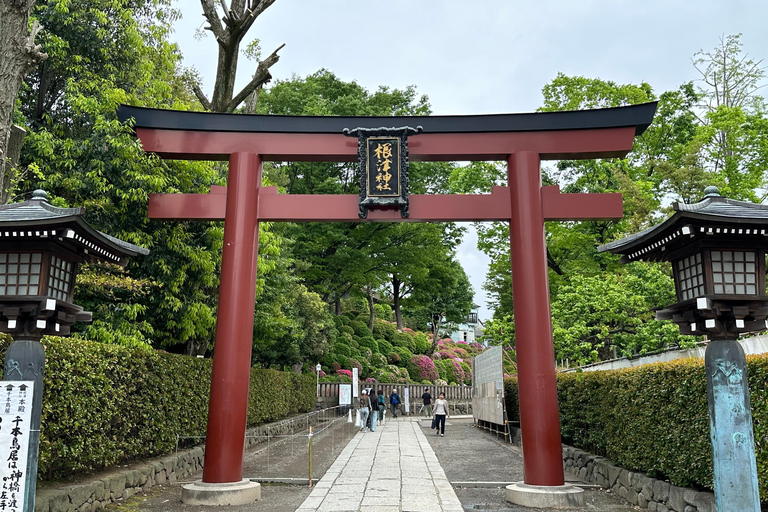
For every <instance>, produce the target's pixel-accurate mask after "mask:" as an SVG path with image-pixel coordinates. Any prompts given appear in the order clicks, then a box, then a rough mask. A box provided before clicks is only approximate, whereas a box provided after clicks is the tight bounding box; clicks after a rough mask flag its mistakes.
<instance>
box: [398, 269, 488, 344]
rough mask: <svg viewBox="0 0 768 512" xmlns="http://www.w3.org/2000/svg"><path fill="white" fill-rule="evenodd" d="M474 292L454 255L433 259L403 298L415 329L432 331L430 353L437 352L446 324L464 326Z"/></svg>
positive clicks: (470, 308)
mask: <svg viewBox="0 0 768 512" xmlns="http://www.w3.org/2000/svg"><path fill="white" fill-rule="evenodd" d="M473 298H474V291H473V290H472V285H471V284H470V282H469V278H468V277H467V274H466V273H465V272H464V269H463V268H462V266H461V264H460V263H459V262H458V261H456V259H455V258H454V256H453V254H448V255H445V256H435V257H433V258H432V259H431V260H430V262H429V266H428V267H427V272H426V273H425V274H424V275H423V276H420V279H418V281H417V282H416V283H415V285H414V288H413V291H412V292H411V294H410V296H409V297H408V298H407V299H406V308H407V312H408V315H409V317H411V318H412V319H414V321H416V325H414V327H417V328H421V329H423V328H429V330H430V331H431V332H432V345H431V347H430V352H429V353H430V354H433V353H434V352H436V351H437V342H438V341H439V338H440V329H441V328H442V326H443V324H445V323H463V322H466V321H467V317H468V315H469V313H470V311H471V310H472V303H473Z"/></svg>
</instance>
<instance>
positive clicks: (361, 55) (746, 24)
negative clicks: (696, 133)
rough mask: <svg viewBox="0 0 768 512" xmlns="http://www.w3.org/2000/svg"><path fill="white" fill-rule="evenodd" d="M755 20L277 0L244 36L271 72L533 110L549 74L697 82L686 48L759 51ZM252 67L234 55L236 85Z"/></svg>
mask: <svg viewBox="0 0 768 512" xmlns="http://www.w3.org/2000/svg"><path fill="white" fill-rule="evenodd" d="M227 3H229V2H227ZM177 6H178V7H179V8H180V9H181V11H182V14H183V19H182V20H180V21H179V22H178V23H177V25H176V32H175V34H174V36H173V39H174V40H175V41H177V42H178V44H179V46H180V49H181V51H182V53H183V55H184V58H185V64H186V65H188V66H194V67H195V68H197V70H198V71H199V73H200V75H201V77H202V78H203V80H204V88H203V89H204V91H205V92H206V94H208V95H209V97H210V94H211V91H212V87H213V80H214V78H215V71H216V52H217V49H216V44H215V41H214V40H213V38H212V37H211V36H210V35H208V36H207V37H204V38H202V39H199V40H196V39H195V37H194V34H195V32H197V31H199V29H201V28H203V27H204V25H205V24H204V18H203V16H202V8H201V7H200V2H199V0H181V1H179V2H178V4H177ZM767 23H768V1H765V0H752V1H745V0H727V1H724V0H719V1H712V0H685V1H675V0H667V1H661V0H642V1H638V0H634V1H622V0H580V1H573V0H556V1H555V0H551V1H548V0H539V1H529V0H525V1H518V0H471V1H466V0H464V1H458V0H389V1H387V2H384V1H373V0H345V1H342V0H277V2H275V4H274V5H272V6H271V7H270V8H269V9H267V11H266V12H264V13H263V14H262V15H261V16H260V17H259V18H258V19H257V20H256V22H255V24H254V26H253V28H252V29H251V31H250V33H249V35H248V38H247V39H246V41H247V42H249V41H251V40H253V39H254V38H258V39H259V40H260V41H261V47H262V55H263V56H265V57H266V56H267V55H269V54H270V53H271V52H272V51H273V50H274V49H275V48H277V47H278V46H279V45H281V44H283V43H285V44H286V46H285V48H283V49H282V50H281V51H280V56H281V58H280V61H279V62H278V63H277V64H276V65H275V66H273V67H272V68H271V70H270V71H271V73H272V76H273V77H274V78H275V79H287V78H290V77H291V76H292V75H298V76H306V75H308V74H311V73H314V72H315V71H317V70H319V69H322V68H325V69H328V70H330V71H332V72H334V73H335V74H336V75H337V76H338V77H339V78H340V79H342V80H345V81H356V82H358V83H359V84H361V85H362V86H364V87H365V88H367V89H368V90H370V91H374V90H376V89H377V88H378V86H379V85H386V86H389V87H393V88H403V87H405V86H408V85H414V86H416V87H417V90H418V91H419V93H421V94H426V95H428V96H429V99H430V103H431V105H432V111H433V113H434V114H446V115H447V114H495V113H508V112H529V111H533V110H535V109H536V108H537V107H539V105H540V104H541V88H542V87H543V86H544V85H545V84H546V83H547V82H549V81H550V80H552V79H553V78H554V77H555V76H556V75H557V73H558V72H563V73H565V74H567V75H581V76H585V77H590V78H602V79H604V80H612V81H615V82H618V83H633V84H636V83H640V82H647V83H649V84H650V85H651V86H652V87H653V88H654V90H655V91H656V92H657V93H661V92H663V91H665V90H669V89H675V88H677V87H678V86H679V85H680V84H682V83H684V82H687V81H691V80H696V79H698V78H699V76H698V74H697V72H696V70H695V69H694V68H693V66H692V64H691V59H692V57H693V55H694V53H696V52H697V51H698V50H701V49H703V50H705V51H710V50H712V49H714V47H715V46H716V45H717V44H718V43H719V40H720V38H721V37H722V36H724V35H729V34H737V33H741V34H742V38H741V40H742V43H743V49H744V51H745V52H746V53H747V54H748V55H749V56H750V57H752V58H754V59H755V60H759V59H762V58H767V59H768V28H766V25H767ZM372 50H375V51H372ZM254 69H255V63H252V62H250V61H246V60H244V58H242V57H241V64H240V67H239V75H238V79H239V81H240V84H241V85H240V86H242V85H243V84H245V83H247V81H248V80H249V78H250V76H251V75H252V73H253V70H254ZM236 92H237V91H236ZM764 95H765V93H764ZM474 243H475V238H474V234H473V233H470V235H469V236H468V237H467V239H466V240H465V243H464V244H463V245H462V246H461V248H460V250H459V254H458V256H459V259H460V261H461V262H462V264H463V266H464V268H465V270H466V271H467V273H468V274H469V275H470V279H471V281H472V283H473V285H474V288H475V292H476V302H477V303H478V304H481V305H482V306H483V308H482V309H481V313H480V317H481V318H483V319H486V318H490V317H491V315H492V312H491V311H489V310H488V309H487V308H486V307H485V296H484V292H483V290H482V288H481V287H482V283H483V280H484V278H485V271H486V267H487V258H486V257H485V256H484V255H483V254H481V253H479V252H478V251H477V250H476V249H475V247H474Z"/></svg>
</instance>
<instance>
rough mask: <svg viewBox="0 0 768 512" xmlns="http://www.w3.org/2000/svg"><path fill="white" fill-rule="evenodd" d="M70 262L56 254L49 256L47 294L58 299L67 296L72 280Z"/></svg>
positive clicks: (64, 298) (63, 298)
mask: <svg viewBox="0 0 768 512" xmlns="http://www.w3.org/2000/svg"><path fill="white" fill-rule="evenodd" d="M71 278H72V263H70V262H68V261H65V260H63V259H61V258H58V257H56V256H51V270H50V272H49V273H48V295H50V296H51V297H55V298H57V299H59V300H67V298H68V297H69V288H70V283H71V282H72V279H71Z"/></svg>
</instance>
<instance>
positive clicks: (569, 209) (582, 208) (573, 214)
mask: <svg viewBox="0 0 768 512" xmlns="http://www.w3.org/2000/svg"><path fill="white" fill-rule="evenodd" d="M541 203H542V208H543V209H544V220H609V219H620V218H622V217H623V216H624V207H623V205H622V201H621V194H614V193H605V194H561V193H560V187H558V186H557V185H553V186H549V187H541Z"/></svg>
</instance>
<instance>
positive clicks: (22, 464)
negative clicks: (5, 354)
mask: <svg viewBox="0 0 768 512" xmlns="http://www.w3.org/2000/svg"><path fill="white" fill-rule="evenodd" d="M34 385H35V383H34V381H5V382H4V383H3V386H2V388H1V389H2V391H0V392H1V393H2V402H0V456H2V458H1V459H0V482H2V488H0V511H2V512H6V511H7V512H17V511H21V510H24V493H25V490H26V472H27V452H28V450H29V433H30V423H31V418H32V394H33V390H34Z"/></svg>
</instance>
